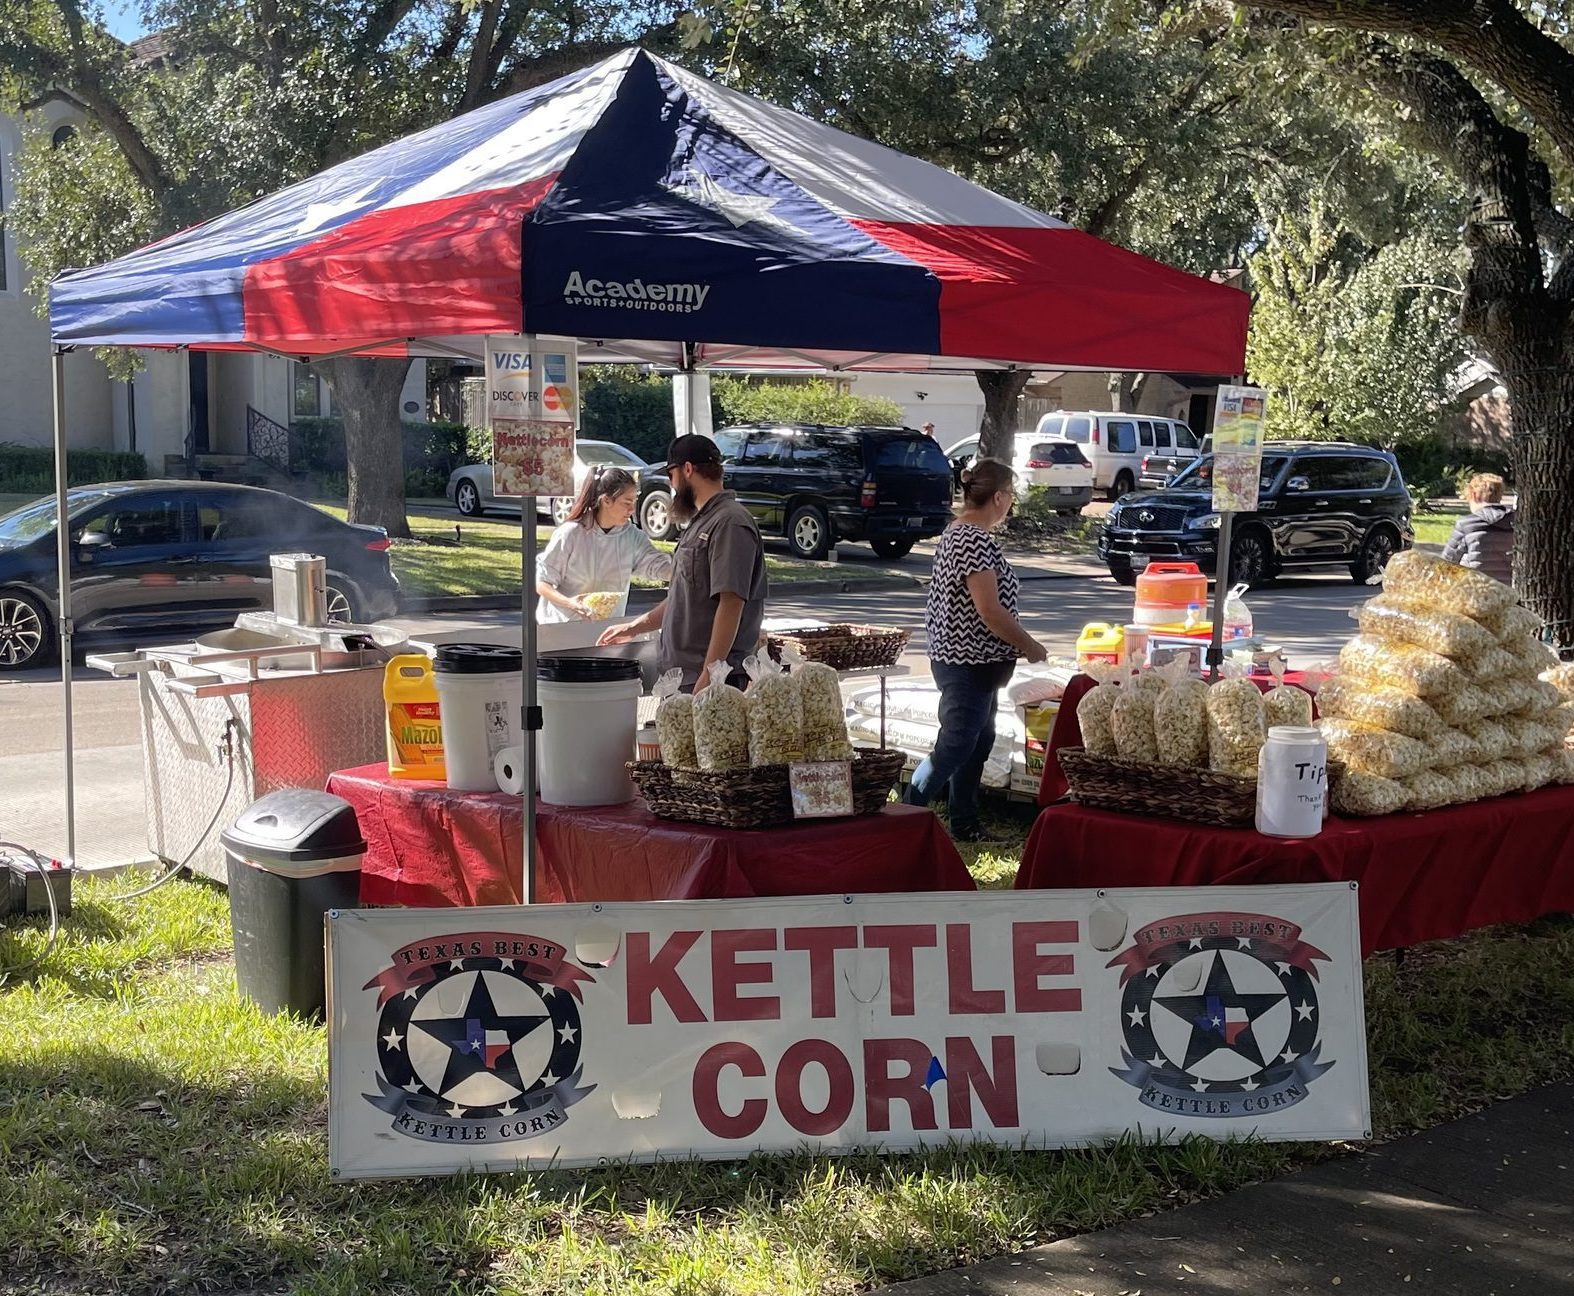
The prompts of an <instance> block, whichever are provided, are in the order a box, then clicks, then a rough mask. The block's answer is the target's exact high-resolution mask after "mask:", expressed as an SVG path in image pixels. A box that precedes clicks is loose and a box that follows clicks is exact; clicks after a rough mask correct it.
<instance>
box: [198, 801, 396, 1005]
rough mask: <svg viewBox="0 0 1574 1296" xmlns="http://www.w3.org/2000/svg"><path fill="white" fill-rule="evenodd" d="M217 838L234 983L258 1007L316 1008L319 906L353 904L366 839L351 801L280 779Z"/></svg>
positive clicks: (320, 995) (319, 994) (320, 969)
mask: <svg viewBox="0 0 1574 1296" xmlns="http://www.w3.org/2000/svg"><path fill="white" fill-rule="evenodd" d="M219 840H220V841H222V842H223V843H224V849H225V851H226V852H227V853H228V860H227V872H228V876H229V890H230V919H231V922H232V923H233V925H234V928H235V979H236V980H237V981H238V982H239V983H240V991H241V993H242V994H243V995H245V996H246V997H247V998H249V999H252V1000H254V1001H255V1002H256V1003H257V1004H259V1005H260V1006H261V1007H262V1009H263V1010H264V1011H265V1012H285V1011H289V1012H293V1013H299V1014H300V1015H301V1016H303V1017H321V1016H322V1012H323V1003H324V1000H325V997H326V996H325V993H324V986H323V977H324V965H323V915H324V914H325V913H327V912H328V910H330V909H355V908H358V907H359V906H360V894H361V857H362V856H363V855H364V854H365V853H366V842H365V840H363V838H362V837H361V827H360V824H359V823H358V822H357V821H356V818H355V810H354V808H353V807H352V806H351V805H350V803H349V802H348V801H346V800H344V799H343V798H342V797H336V796H333V795H331V794H330V793H327V792H313V791H310V790H308V789H305V788H286V789H284V790H282V791H279V792H270V793H269V794H268V795H267V796H265V797H263V798H262V799H261V800H260V801H254V802H253V803H252V804H251V805H250V806H249V807H248V808H247V809H246V810H245V812H244V813H242V815H241V816H240V818H238V819H237V820H236V821H235V822H234V823H233V824H232V825H230V827H229V828H228V829H227V830H225V831H224V832H222V833H220V834H219Z"/></svg>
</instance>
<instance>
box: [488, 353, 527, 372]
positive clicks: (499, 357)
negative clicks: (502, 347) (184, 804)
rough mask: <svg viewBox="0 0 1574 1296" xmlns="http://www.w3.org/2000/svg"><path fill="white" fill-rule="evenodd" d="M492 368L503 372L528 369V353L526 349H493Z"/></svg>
mask: <svg viewBox="0 0 1574 1296" xmlns="http://www.w3.org/2000/svg"><path fill="white" fill-rule="evenodd" d="M492 368H493V369H497V370H500V371H504V372H506V371H509V370H515V371H518V370H525V369H529V368H530V354H529V353H528V352H526V351H494V352H492Z"/></svg>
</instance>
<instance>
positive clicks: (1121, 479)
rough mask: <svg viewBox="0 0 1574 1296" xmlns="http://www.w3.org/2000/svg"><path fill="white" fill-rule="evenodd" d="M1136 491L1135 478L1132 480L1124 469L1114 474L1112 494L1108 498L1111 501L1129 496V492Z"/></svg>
mask: <svg viewBox="0 0 1574 1296" xmlns="http://www.w3.org/2000/svg"><path fill="white" fill-rule="evenodd" d="M1136 489H1137V481H1136V478H1134V477H1133V476H1132V475H1131V474H1130V473H1129V472H1127V471H1126V470H1125V469H1122V470H1121V471H1120V472H1118V473H1116V474H1115V486H1114V494H1112V495H1111V496H1110V498H1111V499H1112V500H1115V499H1119V498H1120V497H1121V496H1122V495H1130V494H1131V492H1132V491H1134V490H1136Z"/></svg>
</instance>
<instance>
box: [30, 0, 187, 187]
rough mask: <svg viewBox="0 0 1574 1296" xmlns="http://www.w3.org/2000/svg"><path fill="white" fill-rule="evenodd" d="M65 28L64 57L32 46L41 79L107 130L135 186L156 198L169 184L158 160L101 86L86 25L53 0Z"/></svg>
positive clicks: (65, 1) (68, 4)
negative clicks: (132, 176) (55, 87)
mask: <svg viewBox="0 0 1574 1296" xmlns="http://www.w3.org/2000/svg"><path fill="white" fill-rule="evenodd" d="M54 4H55V8H56V9H57V10H58V11H59V13H60V17H61V21H62V22H63V23H64V24H65V28H66V33H67V36H68V38H69V44H68V46H67V49H66V55H65V57H64V58H62V57H60V56H59V55H57V54H56V53H55V52H54V51H52V50H48V49H45V48H44V47H42V46H38V47H36V48H35V50H34V53H35V55H36V56H37V58H38V61H39V66H40V68H41V69H45V72H44V79H45V80H46V81H50V82H53V83H54V84H56V85H58V86H59V87H60V88H61V89H62V90H65V91H67V92H68V93H70V94H71V96H72V97H74V98H75V99H76V100H77V101H78V102H79V103H80V104H81V105H82V106H83V107H84V108H85V109H86V110H87V111H88V113H89V114H90V115H91V116H92V117H93V118H95V119H96V120H97V121H98V123H99V125H101V126H102V127H103V128H104V129H105V130H106V131H108V132H109V135H110V137H111V138H112V139H113V140H114V141H115V143H116V145H117V146H118V147H119V148H120V151H121V153H122V154H123V155H124V156H125V159H126V162H127V164H128V165H129V166H130V167H131V171H132V174H133V175H135V176H136V178H137V182H138V183H139V184H141V185H142V187H143V188H144V189H146V190H147V191H148V192H149V193H151V194H155V195H162V194H163V193H165V192H166V191H167V190H169V189H170V188H171V187H173V184H174V181H173V180H172V178H171V177H170V174H169V171H168V169H167V168H166V167H165V165H164V159H163V158H162V157H160V156H159V154H158V153H157V152H156V151H155V150H154V149H153V147H152V146H151V145H150V144H149V143H148V142H147V140H146V138H145V137H144V136H143V134H142V132H141V130H140V129H138V127H137V125H136V123H135V122H133V121H132V120H131V114H130V112H129V111H128V110H127V109H126V107H125V106H124V105H123V104H122V103H121V102H120V99H119V97H118V96H117V95H116V94H114V92H112V91H111V90H110V89H109V87H108V86H107V85H106V84H105V81H104V76H103V68H102V66H101V64H100V63H98V62H97V61H96V60H95V59H94V58H93V50H92V49H91V48H90V47H89V44H88V34H87V30H86V28H87V24H86V21H85V20H84V19H83V17H82V10H81V8H80V6H78V5H77V4H76V3H75V0H54Z"/></svg>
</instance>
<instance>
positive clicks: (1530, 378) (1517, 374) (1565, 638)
mask: <svg viewBox="0 0 1574 1296" xmlns="http://www.w3.org/2000/svg"><path fill="white" fill-rule="evenodd" d="M1546 313H1547V312H1545V311H1543V312H1531V311H1527V310H1522V311H1520V312H1514V313H1511V312H1507V311H1505V312H1502V318H1501V319H1499V320H1494V323H1495V324H1496V325H1497V327H1496V328H1494V329H1492V330H1491V335H1489V336H1488V337H1486V338H1483V341H1485V342H1487V344H1488V345H1489V347H1490V348H1491V353H1492V358H1493V360H1494V362H1495V363H1496V364H1497V367H1498V369H1499V371H1500V372H1501V373H1502V375H1503V383H1504V386H1505V387H1506V388H1507V389H1508V393H1509V407H1510V430H1511V440H1510V446H1509V451H1510V456H1511V459H1512V463H1513V469H1514V489H1515V490H1516V491H1517V492H1518V495H1519V503H1518V510H1517V513H1516V515H1515V518H1514V587H1515V588H1516V589H1517V590H1518V591H1519V593H1520V597H1521V598H1522V599H1523V600H1524V602H1525V605H1526V606H1527V607H1529V608H1530V610H1531V611H1533V612H1534V613H1536V615H1537V616H1539V617H1540V618H1541V619H1542V620H1543V621H1544V622H1546V623H1547V624H1548V625H1549V626H1550V627H1551V628H1552V632H1553V635H1554V637H1555V638H1556V641H1557V642H1558V643H1559V644H1561V645H1562V646H1564V647H1574V327H1571V322H1570V319H1569V312H1568V310H1567V308H1564V309H1562V310H1556V309H1554V310H1553V311H1552V312H1551V313H1552V314H1554V315H1555V316H1558V317H1560V318H1553V319H1546V318H1537V315H1538V314H1542V315H1544V314H1546Z"/></svg>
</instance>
